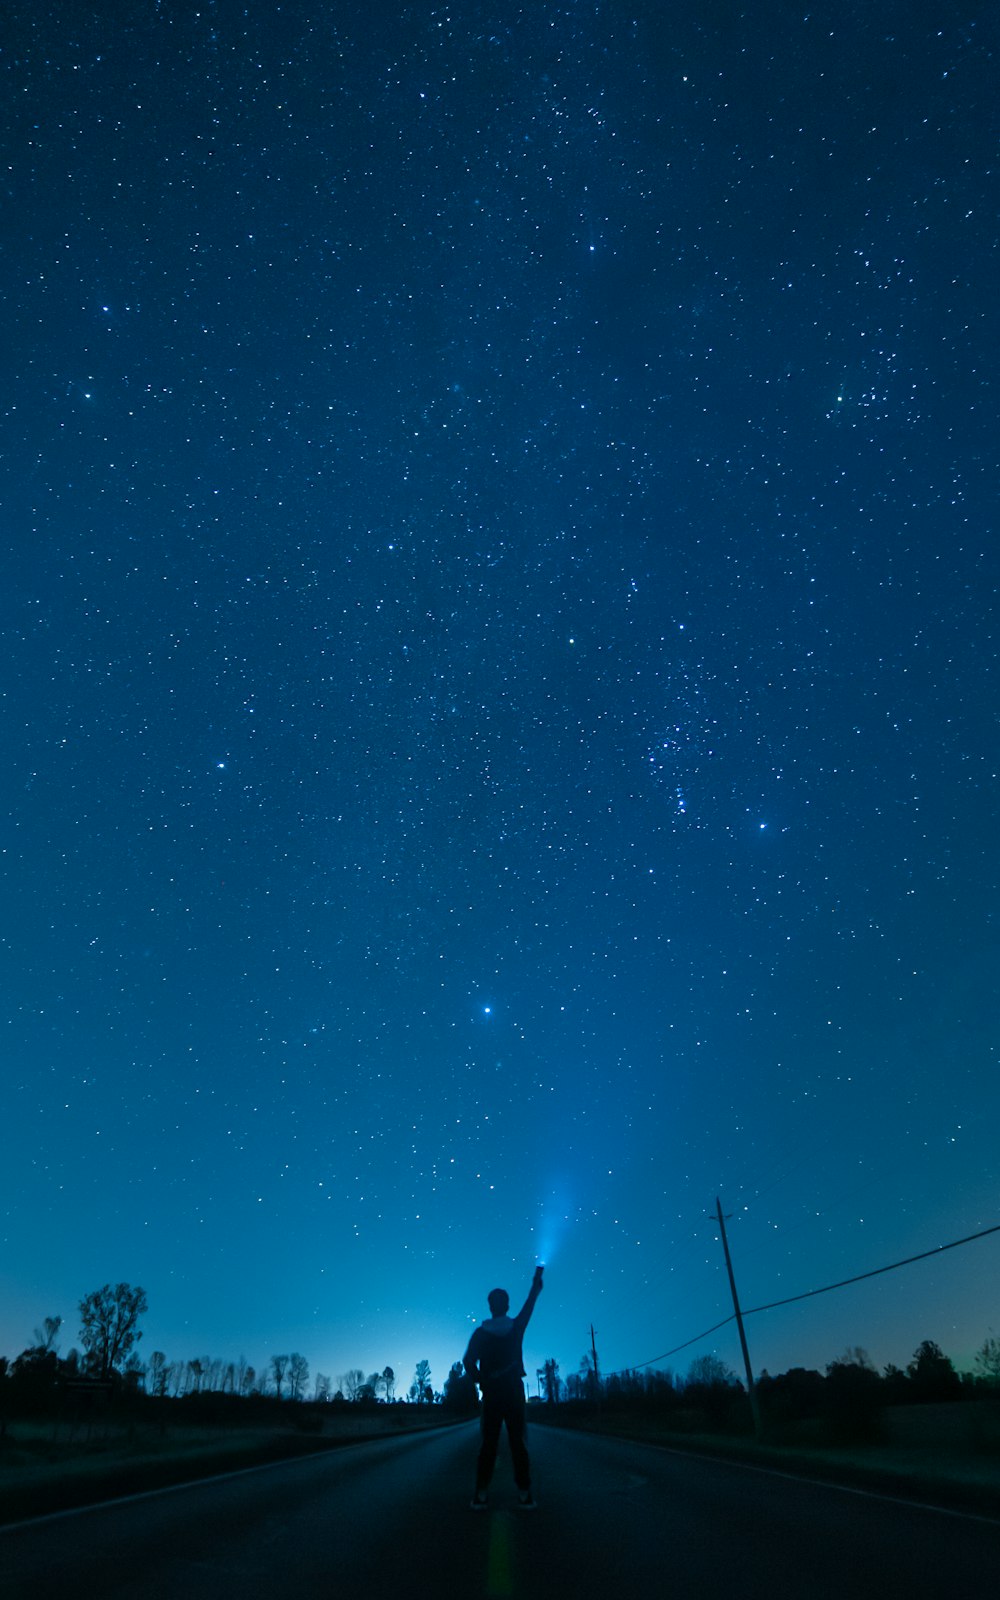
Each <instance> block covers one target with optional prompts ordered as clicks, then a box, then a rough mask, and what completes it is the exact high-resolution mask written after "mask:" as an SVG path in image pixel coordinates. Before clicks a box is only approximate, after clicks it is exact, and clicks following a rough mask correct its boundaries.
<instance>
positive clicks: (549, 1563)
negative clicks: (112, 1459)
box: [0, 1425, 1000, 1600]
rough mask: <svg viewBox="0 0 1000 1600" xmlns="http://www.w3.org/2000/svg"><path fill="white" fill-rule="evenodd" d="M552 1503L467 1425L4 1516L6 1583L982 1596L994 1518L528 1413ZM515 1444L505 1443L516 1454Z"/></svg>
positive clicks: (774, 1598) (505, 1594)
mask: <svg viewBox="0 0 1000 1600" xmlns="http://www.w3.org/2000/svg"><path fill="white" fill-rule="evenodd" d="M530 1443H531V1449H532V1459H533V1462H534V1467H535V1487H536V1494H537V1498H538V1508H537V1510H535V1511H534V1512H522V1511H519V1510H518V1509H517V1505H516V1495H515V1492H514V1486H513V1482H512V1479H511V1475H510V1466H509V1460H507V1459H505V1458H504V1456H503V1455H501V1460H500V1464H499V1466H498V1470H497V1476H496V1479H495V1482H494V1487H493V1491H492V1493H491V1503H490V1509H489V1511H488V1512H485V1513H476V1512H473V1511H471V1510H470V1509H469V1505H468V1502H469V1495H470V1479H471V1469H472V1464H473V1458H474V1455H475V1449H476V1434H475V1431H474V1428H473V1426H472V1425H470V1426H469V1427H459V1428H451V1429H447V1430H445V1431H443V1432H440V1433H433V1434H431V1435H427V1434H423V1435H413V1436H410V1437H408V1438H403V1439H393V1440H380V1441H378V1442H377V1443H371V1444H364V1445H357V1446H354V1447H351V1448H349V1449H345V1450H339V1451H333V1452H331V1453H330V1454H329V1455H323V1456H319V1457H316V1456H312V1457H308V1458H306V1459H304V1460H300V1461H294V1462H287V1463H284V1464H282V1465H280V1466H274V1467H267V1468H262V1469H257V1470H251V1471H249V1472H244V1473H239V1474H236V1475H233V1476H231V1477H228V1478H225V1479H214V1480H211V1481H209V1482H207V1483H202V1484H197V1485H192V1486H190V1487H186V1488H183V1489H180V1490H174V1491H171V1492H169V1493H166V1494H156V1495H149V1496H142V1497H138V1498H136V1499H134V1500H131V1501H120V1502H117V1503H116V1504H113V1505H109V1506H105V1507H99V1508H95V1509H92V1510H89V1511H86V1512H82V1513H72V1514H69V1515H62V1516H58V1517H51V1518H46V1519H44V1520H43V1521H41V1522H38V1523H34V1524H29V1525H25V1526H21V1527H19V1528H11V1529H6V1530H0V1594H2V1596H3V1600H21V1597H25V1600H27V1597H28V1596H30V1597H32V1600H47V1597H49V1596H53V1597H54V1596H57V1595H58V1596H60V1597H65V1596H67V1595H69V1596H73V1597H75V1600H91V1597H98V1596H99V1597H100V1600H126V1597H127V1600H167V1597H169V1600H175V1597H176V1600H227V1597H230V1596H232V1597H234V1600H235V1597H237V1596H238V1597H239V1600H264V1597H267V1600H284V1597H286V1596H287V1597H295V1600H312V1597H314V1596H317V1597H318V1596H323V1597H329V1600H354V1597H359V1600H360V1597H362V1596H363V1597H364V1600H382V1597H383V1596H385V1597H390V1596H391V1597H392V1600H410V1597H412V1600H423V1597H425V1596H426V1597H428V1600H432V1597H433V1600H452V1597H459V1596H460V1597H461V1600H479V1597H484V1600H541V1597H545V1600H592V1597H593V1600H632V1597H636V1600H638V1597H640V1596H641V1597H642V1600H661V1597H668V1596H669V1597H670V1600H688V1597H691V1600H723V1597H724V1600H798V1597H802V1600H827V1597H829V1600H869V1597H872V1600H895V1597H897V1596H898V1597H900V1600H903V1597H905V1600H922V1597H924V1596H927V1597H935V1600H936V1597H938V1596H940V1597H942V1600H944V1597H947V1600H979V1597H980V1596H982V1597H986V1596H989V1600H996V1597H997V1595H998V1594H1000V1522H998V1523H988V1522H985V1521H982V1520H979V1519H976V1518H972V1517H961V1516H956V1515H952V1514H948V1513H944V1512H938V1511H933V1510H927V1509H923V1508H921V1507H915V1506H906V1505H900V1504H897V1503H894V1502H892V1501H889V1500H880V1499H877V1498H873V1497H869V1496H867V1495H862V1494H858V1493H854V1492H851V1491H844V1490H836V1489H830V1488H825V1487H823V1486H820V1485H817V1484H812V1483H807V1482H801V1481H796V1480H793V1479H789V1478H783V1477H779V1476H776V1475H769V1474H766V1473H763V1472H759V1471H753V1470H750V1469H747V1468H744V1467H740V1466H735V1465H729V1464H727V1463H721V1462H716V1461H708V1460H704V1459H698V1458H696V1457H693V1456H686V1455H682V1454H674V1453H672V1452H669V1451H662V1450H657V1449H654V1448H652V1447H649V1446H643V1445H635V1444H629V1443H625V1442H623V1441H620V1440H614V1439H601V1438H595V1437H593V1436H591V1435H577V1434H567V1433H561V1432H559V1431H558V1430H555V1429H548V1428H543V1427H535V1428H533V1429H532V1432H531V1438H530ZM503 1448H504V1447H502V1449H503Z"/></svg>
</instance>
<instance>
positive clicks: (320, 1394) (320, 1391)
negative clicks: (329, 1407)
mask: <svg viewBox="0 0 1000 1600" xmlns="http://www.w3.org/2000/svg"><path fill="white" fill-rule="evenodd" d="M331 1387H332V1384H331V1382H330V1379H329V1378H328V1377H327V1375H326V1373H325V1372H317V1374H316V1388H315V1392H314V1394H313V1399H314V1400H320V1401H324V1402H325V1401H327V1400H329V1398H330V1389H331Z"/></svg>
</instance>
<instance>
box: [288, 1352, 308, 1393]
mask: <svg viewBox="0 0 1000 1600" xmlns="http://www.w3.org/2000/svg"><path fill="white" fill-rule="evenodd" d="M308 1383H309V1363H308V1361H307V1360H306V1358H305V1356H300V1355H299V1353H298V1351H295V1352H293V1354H292V1355H290V1356H289V1358H288V1398H289V1400H303V1399H304V1398H305V1392H306V1388H307V1386H308Z"/></svg>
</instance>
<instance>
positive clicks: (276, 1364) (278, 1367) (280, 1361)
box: [271, 1356, 288, 1400]
mask: <svg viewBox="0 0 1000 1600" xmlns="http://www.w3.org/2000/svg"><path fill="white" fill-rule="evenodd" d="M287 1367H288V1357H287V1356H272V1357H271V1377H272V1378H273V1380H274V1390H275V1393H276V1394H277V1396H278V1399H279V1400H280V1399H281V1385H282V1384H283V1383H284V1381H285V1371H286V1369H287Z"/></svg>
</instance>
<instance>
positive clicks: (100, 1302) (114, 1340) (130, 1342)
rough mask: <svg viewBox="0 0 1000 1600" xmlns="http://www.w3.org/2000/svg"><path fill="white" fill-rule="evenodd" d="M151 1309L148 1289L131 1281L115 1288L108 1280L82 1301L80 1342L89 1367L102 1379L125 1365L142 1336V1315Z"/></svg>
mask: <svg viewBox="0 0 1000 1600" xmlns="http://www.w3.org/2000/svg"><path fill="white" fill-rule="evenodd" d="M148 1309H149V1303H148V1301H147V1299H146V1291H145V1289H139V1288H135V1289H133V1288H132V1286H131V1284H128V1283H119V1284H116V1286H115V1288H113V1289H112V1287H111V1285H110V1283H106V1284H104V1285H103V1287H102V1288H100V1289H95V1290H94V1291H93V1292H92V1293H91V1294H88V1295H87V1296H86V1298H85V1299H83V1300H81V1301H80V1318H81V1326H80V1343H81V1344H82V1345H83V1348H84V1350H85V1351H86V1352H87V1366H88V1368H89V1369H90V1370H91V1371H92V1372H94V1373H96V1375H97V1376H98V1377H99V1378H104V1379H107V1378H109V1377H110V1376H111V1374H112V1373H113V1372H116V1371H118V1370H119V1368H120V1367H121V1366H122V1365H123V1363H124V1361H125V1359H126V1357H127V1356H128V1355H129V1354H130V1353H131V1351H132V1349H133V1347H134V1346H135V1345H136V1344H137V1343H138V1341H139V1340H140V1339H141V1338H142V1334H141V1333H140V1332H139V1318H140V1317H141V1316H142V1313H143V1312H144V1311H148Z"/></svg>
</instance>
